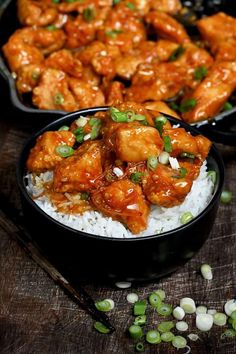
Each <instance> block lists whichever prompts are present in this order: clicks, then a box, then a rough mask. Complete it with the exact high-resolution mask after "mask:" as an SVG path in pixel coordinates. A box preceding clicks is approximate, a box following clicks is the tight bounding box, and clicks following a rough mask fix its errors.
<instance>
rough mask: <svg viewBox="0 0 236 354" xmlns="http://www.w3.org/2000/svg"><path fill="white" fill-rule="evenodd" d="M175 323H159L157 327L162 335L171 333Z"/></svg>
mask: <svg viewBox="0 0 236 354" xmlns="http://www.w3.org/2000/svg"><path fill="white" fill-rule="evenodd" d="M174 326H175V325H174V322H173V321H163V322H161V323H159V325H158V326H157V329H158V331H159V332H161V333H165V332H169V331H170V330H171V329H172V328H174Z"/></svg>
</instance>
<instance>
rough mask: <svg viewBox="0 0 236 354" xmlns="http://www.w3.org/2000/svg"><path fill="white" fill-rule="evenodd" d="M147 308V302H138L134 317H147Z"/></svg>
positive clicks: (135, 305) (135, 306)
mask: <svg viewBox="0 0 236 354" xmlns="http://www.w3.org/2000/svg"><path fill="white" fill-rule="evenodd" d="M146 308H147V301H146V300H140V301H136V302H135V304H134V315H135V316H139V315H145V312H146Z"/></svg>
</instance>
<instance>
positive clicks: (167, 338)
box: [161, 332, 175, 343]
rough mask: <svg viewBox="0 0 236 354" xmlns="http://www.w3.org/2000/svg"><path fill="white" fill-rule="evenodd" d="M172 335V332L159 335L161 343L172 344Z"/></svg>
mask: <svg viewBox="0 0 236 354" xmlns="http://www.w3.org/2000/svg"><path fill="white" fill-rule="evenodd" d="M174 337H175V336H174V334H173V333H172V332H164V333H162V334H161V340H162V342H166V343H168V342H172V340H173V339H174Z"/></svg>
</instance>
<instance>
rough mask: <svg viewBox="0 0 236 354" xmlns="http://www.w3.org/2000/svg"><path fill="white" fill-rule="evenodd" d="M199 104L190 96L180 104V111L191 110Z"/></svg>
mask: <svg viewBox="0 0 236 354" xmlns="http://www.w3.org/2000/svg"><path fill="white" fill-rule="evenodd" d="M196 104H197V101H196V100H195V98H190V99H189V100H185V101H183V102H182V103H181V104H180V106H179V111H180V112H181V113H184V112H188V111H191V109H193V108H194V107H195V106H196Z"/></svg>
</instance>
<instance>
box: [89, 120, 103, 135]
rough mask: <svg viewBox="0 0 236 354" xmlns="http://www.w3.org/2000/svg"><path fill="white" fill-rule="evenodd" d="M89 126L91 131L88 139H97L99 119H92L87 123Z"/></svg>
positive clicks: (99, 125) (100, 122)
mask: <svg viewBox="0 0 236 354" xmlns="http://www.w3.org/2000/svg"><path fill="white" fill-rule="evenodd" d="M89 124H90V125H91V126H92V130H91V132H90V137H91V140H94V139H96V138H97V137H98V135H99V132H100V129H101V126H102V121H101V119H97V118H92V119H91V120H90V121H89Z"/></svg>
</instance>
